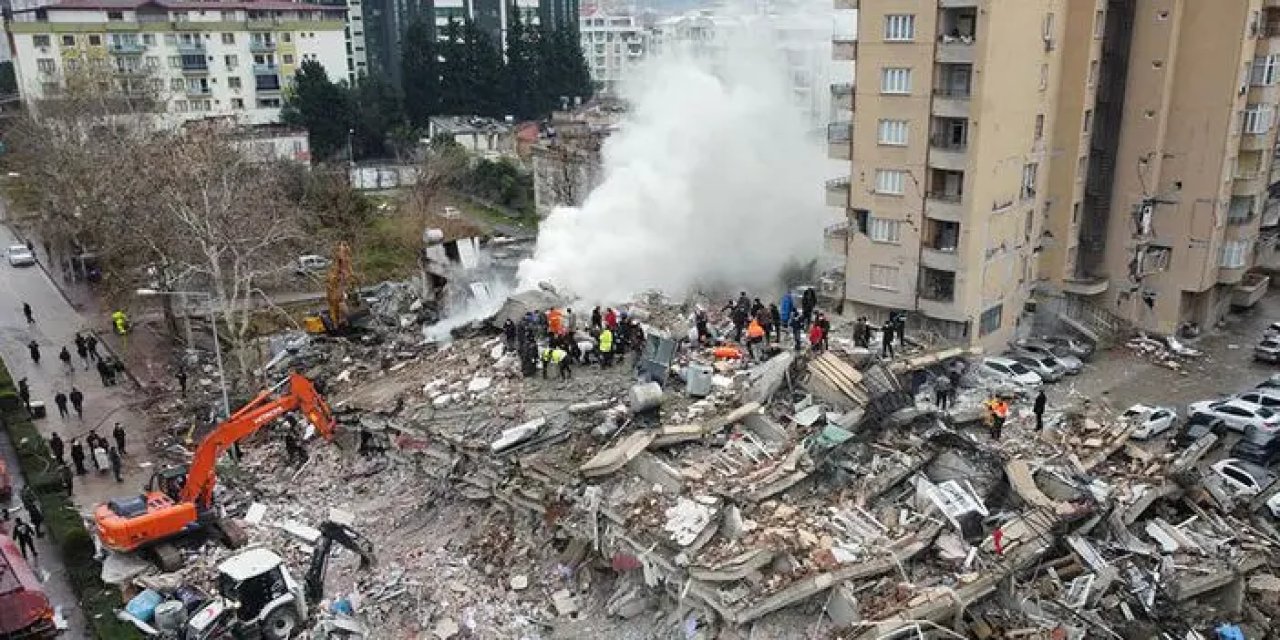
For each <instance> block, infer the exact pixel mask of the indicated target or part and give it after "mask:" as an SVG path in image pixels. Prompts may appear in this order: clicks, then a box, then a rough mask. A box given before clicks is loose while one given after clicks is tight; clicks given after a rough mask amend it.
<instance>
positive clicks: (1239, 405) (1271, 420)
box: [1187, 398, 1280, 431]
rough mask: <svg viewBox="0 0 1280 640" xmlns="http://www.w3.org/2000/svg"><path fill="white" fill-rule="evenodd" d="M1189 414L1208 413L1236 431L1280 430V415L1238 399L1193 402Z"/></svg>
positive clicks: (1188, 409) (1189, 406)
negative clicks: (1249, 427) (1251, 428)
mask: <svg viewBox="0 0 1280 640" xmlns="http://www.w3.org/2000/svg"><path fill="white" fill-rule="evenodd" d="M1187 413H1189V414H1192V415H1194V414H1197V413H1207V414H1209V415H1212V416H1216V417H1219V418H1222V420H1223V422H1226V423H1227V427H1229V428H1231V429H1233V430H1235V431H1244V429H1245V427H1248V426H1250V425H1252V426H1255V427H1258V428H1260V429H1263V430H1266V431H1276V430H1280V414H1277V413H1276V412H1274V411H1272V410H1270V409H1268V408H1266V407H1263V406H1260V405H1256V404H1254V403H1252V402H1245V401H1244V400H1240V399H1237V398H1227V399H1226V400H1202V401H1200V402H1193V403H1191V404H1190V405H1188V406H1187Z"/></svg>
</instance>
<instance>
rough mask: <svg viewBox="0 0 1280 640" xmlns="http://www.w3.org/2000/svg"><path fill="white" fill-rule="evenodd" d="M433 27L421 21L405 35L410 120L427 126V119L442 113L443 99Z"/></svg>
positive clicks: (406, 98) (403, 58) (406, 90)
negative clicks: (440, 110)
mask: <svg viewBox="0 0 1280 640" xmlns="http://www.w3.org/2000/svg"><path fill="white" fill-rule="evenodd" d="M435 40H436V39H435V34H434V33H433V30H432V28H431V25H429V24H427V22H426V21H424V20H423V19H422V18H418V19H416V20H414V21H413V23H411V24H410V25H409V28H408V29H406V30H405V32H404V52H403V54H402V60H401V64H402V67H403V70H404V105H405V112H406V114H407V115H408V117H409V121H410V122H412V123H413V124H414V125H416V126H419V127H422V126H426V124H427V119H428V118H430V117H431V116H432V115H433V114H435V113H438V110H439V109H440V107H441V105H440V103H441V98H440V89H441V88H440V68H439V67H440V65H439V62H438V61H437V59H436V56H437V54H438V52H437V43H436V41H435Z"/></svg>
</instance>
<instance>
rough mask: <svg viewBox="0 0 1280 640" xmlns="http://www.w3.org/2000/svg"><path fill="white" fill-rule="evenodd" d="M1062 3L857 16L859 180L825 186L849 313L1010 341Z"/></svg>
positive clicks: (1043, 158) (882, 2)
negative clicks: (891, 316)
mask: <svg viewBox="0 0 1280 640" xmlns="http://www.w3.org/2000/svg"><path fill="white" fill-rule="evenodd" d="M1064 2H1065V0H982V1H980V0H967V1H966V0H861V1H859V2H857V3H856V4H857V9H858V14H857V15H858V18H857V19H858V30H857V33H858V40H857V43H856V50H855V51H854V52H853V57H854V58H855V62H854V64H855V74H854V75H855V78H856V79H857V80H856V82H855V87H854V91H853V113H852V119H851V123H850V126H851V132H850V134H849V135H848V138H849V139H850V140H851V143H850V144H851V147H850V148H851V157H852V173H851V176H850V178H849V180H848V181H844V182H836V183H829V184H828V189H829V190H830V191H834V192H835V193H831V192H829V194H828V195H829V197H834V198H835V199H837V200H838V199H839V198H841V197H847V206H848V209H849V214H850V226H849V232H848V235H847V256H848V260H847V264H846V267H845V290H844V299H845V300H846V303H847V304H846V308H845V311H846V313H853V314H855V315H867V316H869V317H871V318H873V319H878V318H882V317H884V315H885V314H887V313H888V311H890V310H894V309H904V310H908V311H912V312H913V313H912V314H911V317H912V323H913V324H915V325H916V326H918V327H921V328H925V329H928V330H932V331H935V332H937V333H938V334H941V335H942V336H945V337H947V338H950V339H954V340H962V341H969V342H980V343H986V344H993V345H994V344H996V343H1001V342H1004V341H1006V340H1008V339H1009V338H1010V337H1011V336H1012V335H1013V332H1014V330H1015V328H1016V326H1017V324H1018V322H1019V318H1020V315H1021V313H1022V309H1023V305H1024V303H1025V302H1026V300H1027V299H1028V297H1029V296H1030V295H1031V291H1032V289H1033V286H1034V284H1035V278H1036V258H1037V256H1036V247H1037V246H1038V238H1039V236H1040V234H1041V228H1042V218H1043V216H1042V213H1043V211H1044V203H1045V199H1046V198H1045V193H1044V190H1043V189H1042V185H1043V184H1044V183H1045V182H1046V181H1047V176H1048V169H1049V168H1048V161H1049V158H1050V156H1049V154H1048V153H1047V150H1048V138H1049V136H1050V134H1051V132H1052V130H1053V127H1054V115H1055V113H1054V110H1053V106H1054V102H1053V97H1054V94H1055V88H1056V83H1057V76H1058V68H1059V66H1060V59H1061V57H1062V45H1063V40H1062V38H1063V30H1064V22H1063V21H1062V20H1061V17H1062V14H1063V13H1064ZM993 36H998V37H993ZM838 44H839V43H837V45H838ZM836 55H837V56H839V55H841V52H840V50H839V48H838V47H837V49H836ZM830 133H831V135H830V136H829V138H830V140H831V141H832V144H833V145H834V144H837V143H838V136H839V133H840V132H839V131H832V132H830ZM841 186H843V187H844V189H845V191H844V192H843V193H841V192H840V191H839V189H840V187H841ZM850 306H851V307H852V308H850Z"/></svg>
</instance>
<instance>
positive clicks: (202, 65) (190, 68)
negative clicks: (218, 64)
mask: <svg viewBox="0 0 1280 640" xmlns="http://www.w3.org/2000/svg"><path fill="white" fill-rule="evenodd" d="M182 72H183V73H209V63H208V62H206V61H204V60H201V61H199V62H187V61H185V60H184V61H183V62H182Z"/></svg>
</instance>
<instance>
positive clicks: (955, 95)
mask: <svg viewBox="0 0 1280 640" xmlns="http://www.w3.org/2000/svg"><path fill="white" fill-rule="evenodd" d="M972 96H973V93H972V92H971V91H970V90H969V88H968V87H963V88H961V87H938V88H936V89H934V90H933V109H932V113H933V115H935V116H937V117H939V118H968V117H969V98H971V97H972Z"/></svg>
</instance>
